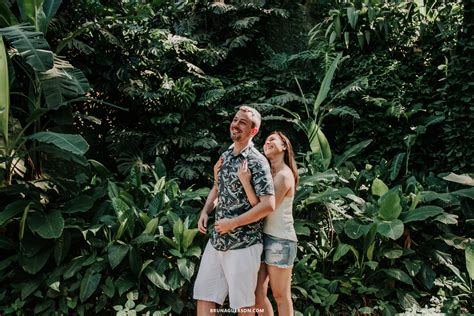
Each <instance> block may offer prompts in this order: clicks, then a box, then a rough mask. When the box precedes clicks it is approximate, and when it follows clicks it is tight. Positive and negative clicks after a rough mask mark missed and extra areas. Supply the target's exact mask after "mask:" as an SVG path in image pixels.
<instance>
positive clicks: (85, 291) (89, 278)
mask: <svg viewBox="0 0 474 316" xmlns="http://www.w3.org/2000/svg"><path fill="white" fill-rule="evenodd" d="M100 279H101V275H100V273H97V272H95V270H94V269H92V268H89V269H88V270H87V272H86V273H85V274H84V277H83V278H82V281H81V288H80V291H79V299H80V300H81V302H83V303H84V302H85V301H86V300H87V299H88V298H89V297H91V295H92V294H94V292H95V291H96V290H97V287H98V286H99V283H100Z"/></svg>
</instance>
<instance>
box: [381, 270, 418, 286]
mask: <svg viewBox="0 0 474 316" xmlns="http://www.w3.org/2000/svg"><path fill="white" fill-rule="evenodd" d="M383 272H385V274H387V275H388V276H390V277H392V278H394V279H396V280H398V281H401V282H403V283H406V284H409V285H411V286H413V287H414V286H415V285H414V284H413V281H412V279H411V278H410V276H409V275H408V274H406V273H405V272H403V271H402V270H399V269H384V270H383Z"/></svg>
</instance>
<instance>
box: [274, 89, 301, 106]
mask: <svg viewBox="0 0 474 316" xmlns="http://www.w3.org/2000/svg"><path fill="white" fill-rule="evenodd" d="M282 92H284V93H283V94H280V95H277V96H274V97H271V98H269V99H266V100H265V101H266V102H268V103H271V104H278V105H285V104H288V103H291V102H298V103H301V104H305V98H303V97H300V96H299V95H297V94H296V93H293V92H289V91H282Z"/></svg>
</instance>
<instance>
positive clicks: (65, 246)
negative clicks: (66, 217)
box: [54, 230, 71, 266]
mask: <svg viewBox="0 0 474 316" xmlns="http://www.w3.org/2000/svg"><path fill="white" fill-rule="evenodd" d="M70 247H71V234H70V233H69V232H68V231H67V230H63V234H62V235H61V236H60V237H59V238H58V239H56V241H55V243H54V261H55V262H56V265H57V266H59V265H60V264H61V262H62V261H63V260H64V259H65V258H66V256H67V255H68V252H69V249H70Z"/></svg>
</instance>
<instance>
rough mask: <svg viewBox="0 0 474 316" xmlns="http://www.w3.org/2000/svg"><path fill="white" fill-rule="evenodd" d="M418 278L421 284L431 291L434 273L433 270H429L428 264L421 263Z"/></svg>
mask: <svg viewBox="0 0 474 316" xmlns="http://www.w3.org/2000/svg"><path fill="white" fill-rule="evenodd" d="M419 278H420V281H421V283H423V285H424V286H425V287H426V288H427V289H428V290H429V289H432V288H433V286H434V281H435V278H436V273H435V272H434V271H433V269H431V267H430V266H429V265H428V264H426V263H423V264H422V266H421V271H420V274H419Z"/></svg>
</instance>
